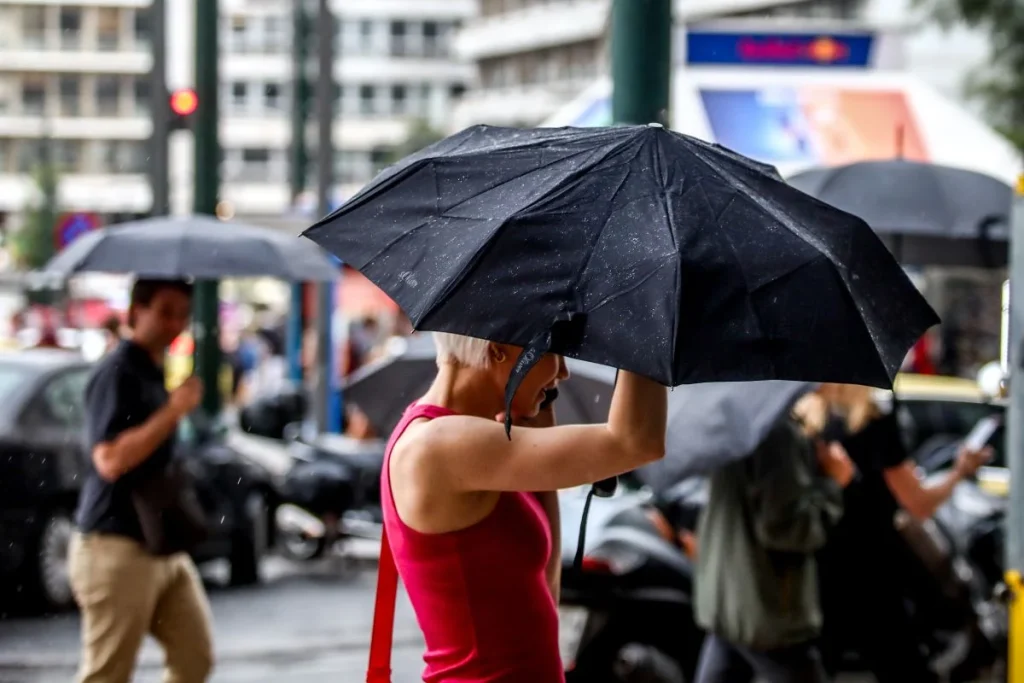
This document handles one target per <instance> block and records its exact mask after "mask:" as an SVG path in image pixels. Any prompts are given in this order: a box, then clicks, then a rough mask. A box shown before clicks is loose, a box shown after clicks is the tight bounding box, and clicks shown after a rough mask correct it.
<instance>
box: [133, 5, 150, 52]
mask: <svg viewBox="0 0 1024 683" xmlns="http://www.w3.org/2000/svg"><path fill="white" fill-rule="evenodd" d="M151 12H152V10H148V9H137V10H135V19H134V29H133V30H134V34H135V42H136V43H138V44H139V45H140V47H146V46H148V45H149V43H150V41H151V40H152V39H153V23H152V21H153V19H152V13H151Z"/></svg>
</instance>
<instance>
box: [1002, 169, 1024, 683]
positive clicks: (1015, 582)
mask: <svg viewBox="0 0 1024 683" xmlns="http://www.w3.org/2000/svg"><path fill="white" fill-rule="evenodd" d="M1022 190H1024V177H1022V179H1021V182H1019V183H1018V185H1017V194H1016V197H1015V199H1014V206H1013V218H1012V226H1011V227H1012V230H1011V233H1010V331H1009V338H1010V340H1011V343H1010V344H1009V346H1010V348H1009V359H1008V365H1009V367H1010V368H1011V370H1010V378H1009V381H1010V410H1009V415H1008V418H1009V419H1008V426H1007V430H1006V461H1007V462H1006V464H1007V467H1009V468H1010V501H1009V510H1008V514H1007V515H1006V587H1007V588H1008V589H1009V598H1010V643H1009V647H1008V648H1007V650H1008V653H1009V654H1008V656H1009V671H1008V674H1009V675H1008V676H1007V680H1008V681H1009V682H1010V683H1024V580H1022V576H1024V192H1022Z"/></svg>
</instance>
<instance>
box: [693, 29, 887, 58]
mask: <svg viewBox="0 0 1024 683" xmlns="http://www.w3.org/2000/svg"><path fill="white" fill-rule="evenodd" d="M873 44H874V36H873V35H871V34H864V33H843V34H820V33H718V32H699V31H695V32H690V33H687V34H686V63H687V64H695V65H696V64H705V65H710V64H735V65H745V66H757V65H761V66H802V67H808V66H815V67H829V66H846V67H851V66H852V67H867V66H869V65H870V62H871V48H872V46H873Z"/></svg>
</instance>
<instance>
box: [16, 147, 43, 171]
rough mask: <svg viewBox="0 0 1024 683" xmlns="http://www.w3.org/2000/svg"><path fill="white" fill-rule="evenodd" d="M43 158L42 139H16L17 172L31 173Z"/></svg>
mask: <svg viewBox="0 0 1024 683" xmlns="http://www.w3.org/2000/svg"><path fill="white" fill-rule="evenodd" d="M42 158H43V141H42V140H19V141H18V173H32V172H33V171H34V170H35V169H36V168H37V167H38V166H39V160H40V159H42Z"/></svg>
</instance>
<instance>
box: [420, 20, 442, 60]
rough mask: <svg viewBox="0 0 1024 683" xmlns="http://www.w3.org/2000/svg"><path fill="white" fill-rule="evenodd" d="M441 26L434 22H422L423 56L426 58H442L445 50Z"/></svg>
mask: <svg viewBox="0 0 1024 683" xmlns="http://www.w3.org/2000/svg"><path fill="white" fill-rule="evenodd" d="M445 47H446V46H445V44H444V40H443V36H442V35H441V26H440V24H438V23H437V22H436V21H425V22H423V54H424V55H426V56H427V57H443V56H444V55H445V53H446V52H447V50H446V49H445Z"/></svg>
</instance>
